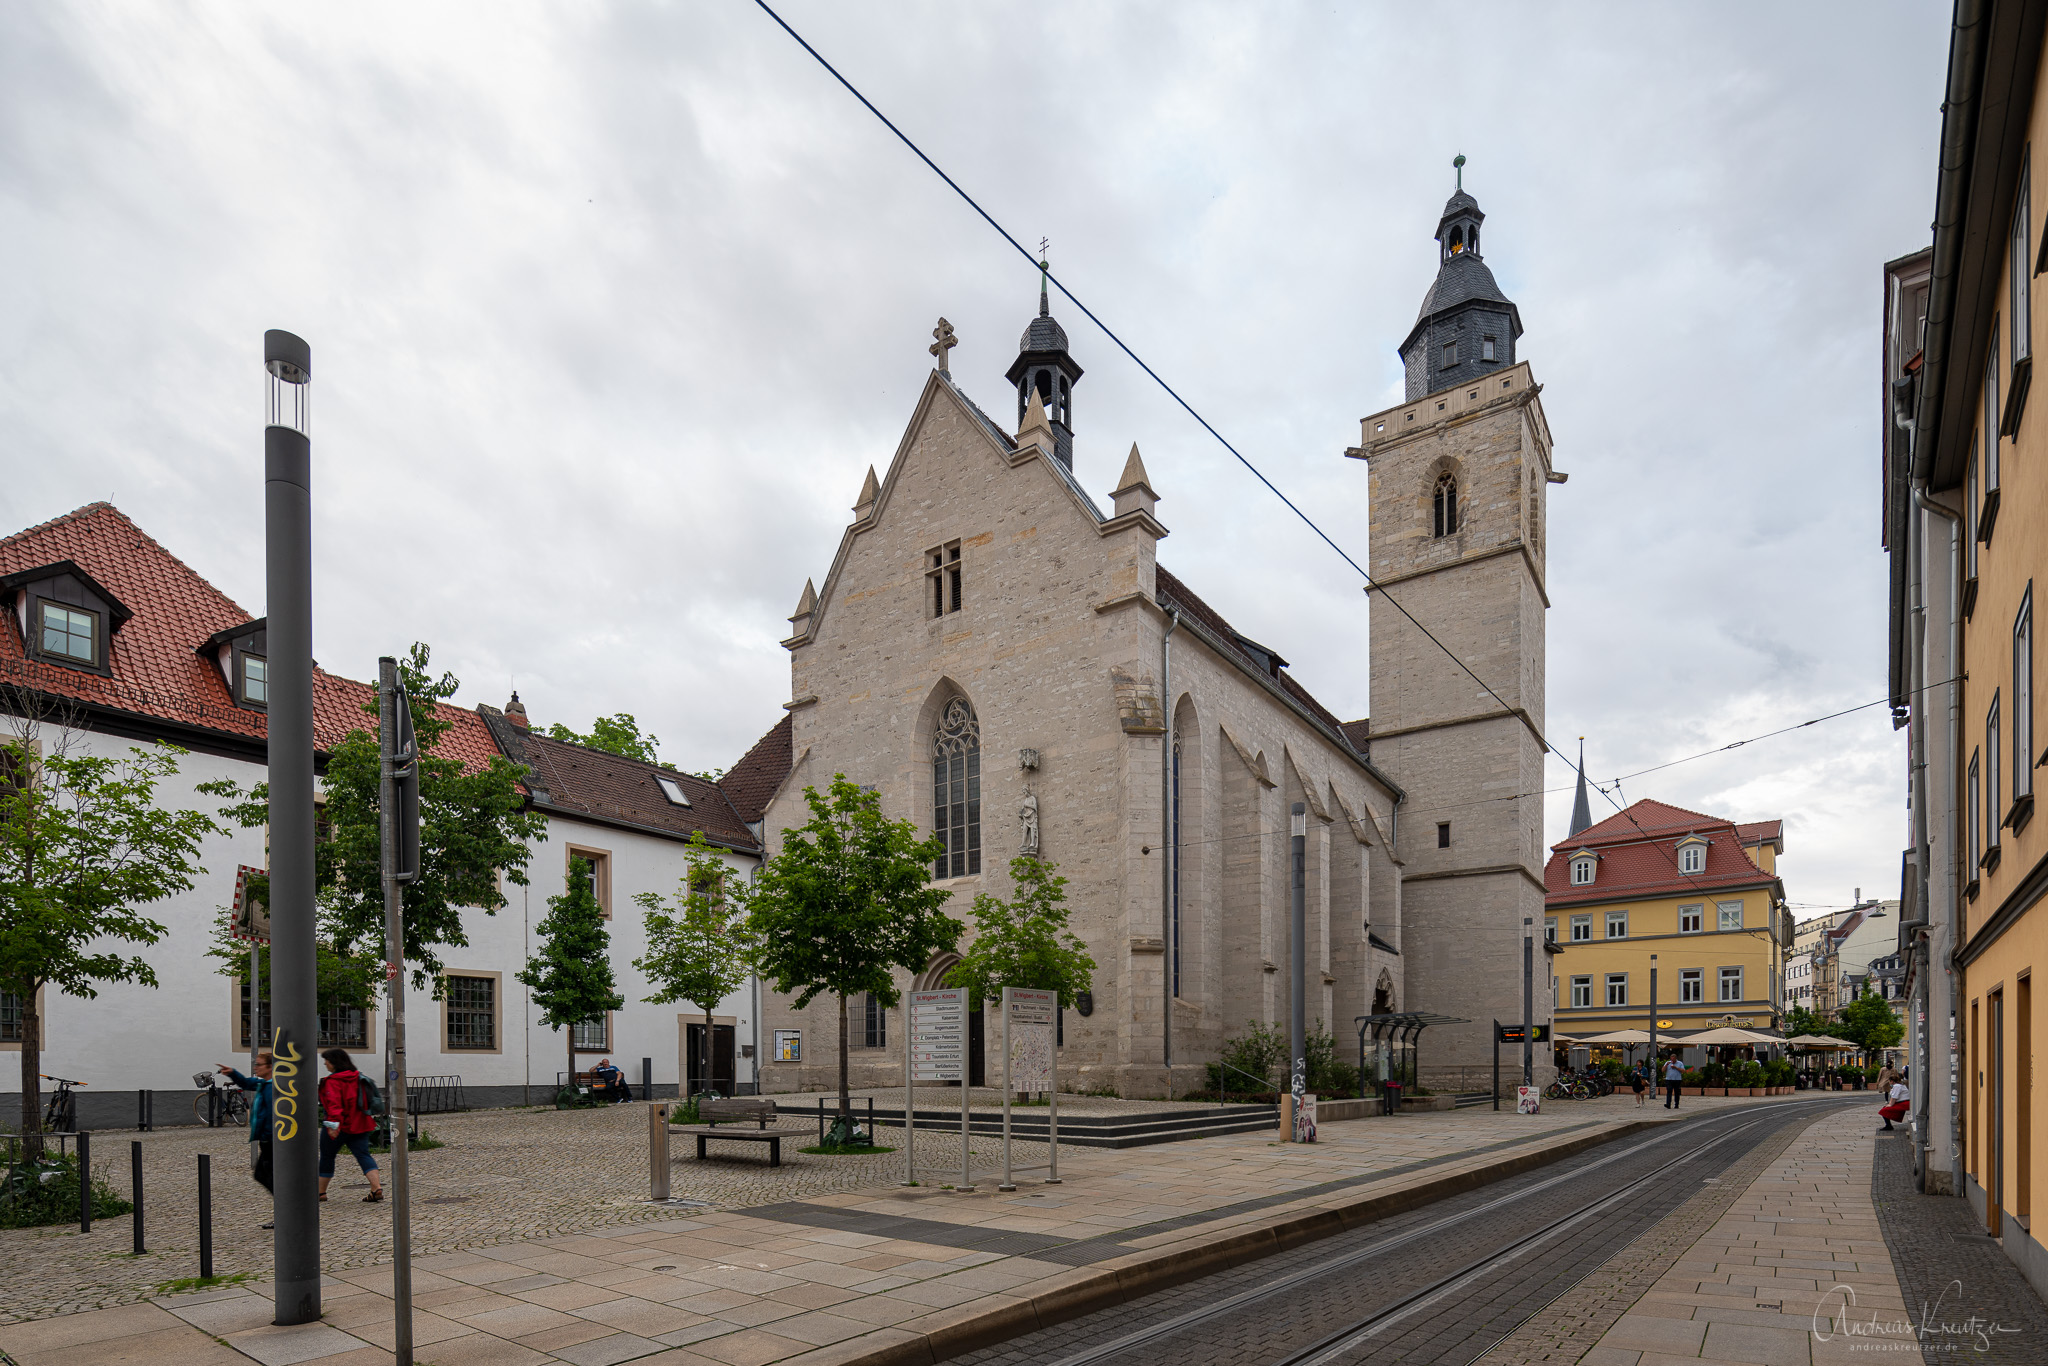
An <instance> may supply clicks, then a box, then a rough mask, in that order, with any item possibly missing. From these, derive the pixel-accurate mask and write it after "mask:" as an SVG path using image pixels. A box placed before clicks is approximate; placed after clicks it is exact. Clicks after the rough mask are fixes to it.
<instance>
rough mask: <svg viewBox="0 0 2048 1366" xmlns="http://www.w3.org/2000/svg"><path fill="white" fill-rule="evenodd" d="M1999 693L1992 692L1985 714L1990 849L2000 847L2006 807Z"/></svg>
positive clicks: (1986, 833) (1986, 831)
mask: <svg viewBox="0 0 2048 1366" xmlns="http://www.w3.org/2000/svg"><path fill="white" fill-rule="evenodd" d="M1998 700H1999V699H1998V694H1997V693H1995V692H1994V693H1992V694H1991V710H1989V711H1988V712H1986V713H1985V714H1984V815H1985V816H1986V818H1987V819H1986V820H1985V823H1984V826H1985V829H1984V843H1985V846H1986V848H1987V850H1988V849H1996V848H1997V847H1998V827H1999V825H2000V824H2001V823H2002V822H2001V818H2000V816H1999V814H1998V813H1999V812H2000V811H2002V810H2004V809H2005V808H2004V807H2002V806H2000V805H1999V791H1998V755H1999V737H2000V732H1999V728H1998Z"/></svg>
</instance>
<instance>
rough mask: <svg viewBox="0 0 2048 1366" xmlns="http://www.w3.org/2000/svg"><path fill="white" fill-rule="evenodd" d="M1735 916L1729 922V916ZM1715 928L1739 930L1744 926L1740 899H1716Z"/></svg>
mask: <svg viewBox="0 0 2048 1366" xmlns="http://www.w3.org/2000/svg"><path fill="white" fill-rule="evenodd" d="M1731 914H1732V915H1733V916H1734V917H1735V923H1734V924H1732V925H1731V924H1729V923H1728V917H1729V916H1730V915H1731ZM1714 928H1715V929H1717V930H1739V929H1741V928H1742V903H1741V902H1740V901H1716V902H1715V903H1714Z"/></svg>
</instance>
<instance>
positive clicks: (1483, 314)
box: [1400, 152, 1522, 400]
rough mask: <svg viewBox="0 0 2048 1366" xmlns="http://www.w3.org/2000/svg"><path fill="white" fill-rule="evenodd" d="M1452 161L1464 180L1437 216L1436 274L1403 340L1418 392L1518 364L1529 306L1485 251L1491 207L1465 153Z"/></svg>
mask: <svg viewBox="0 0 2048 1366" xmlns="http://www.w3.org/2000/svg"><path fill="white" fill-rule="evenodd" d="M1451 165H1452V167H1453V168H1454V169H1455V170H1456V171H1457V175H1458V183H1457V189H1456V190H1455V191H1454V192H1453V193H1452V195H1451V197H1450V199H1449V200H1448V201H1447V202H1446V203H1445V204H1444V212H1443V217H1441V218H1440V219H1438V220H1437V225H1436V241H1437V270H1436V279H1435V280H1434V281H1432V282H1431V284H1430V287H1429V293H1428V294H1426V295H1424V296H1423V299H1422V311H1421V312H1420V313H1419V314H1417V316H1416V319H1415V326H1414V327H1413V328H1411V329H1410V330H1409V333H1408V339H1407V340H1406V341H1404V342H1402V343H1401V347H1400V351H1401V360H1402V363H1403V364H1404V365H1405V366H1406V368H1407V372H1408V384H1407V390H1408V394H1407V396H1408V398H1409V399H1411V400H1412V399H1418V398H1421V397H1422V396H1423V395H1425V394H1434V393H1437V392H1438V391H1440V390H1443V389H1451V388H1455V387H1456V386H1458V385H1460V384H1469V383H1471V382H1472V381H1473V380H1475V379H1477V378H1478V377H1479V376H1481V375H1483V374H1485V373H1486V372H1488V371H1489V370H1500V369H1504V368H1505V367H1507V366H1510V365H1513V364H1514V363H1515V342H1516V340H1517V339H1518V338H1520V337H1521V335H1522V311H1521V310H1520V309H1518V308H1516V307H1515V305H1514V301H1513V300H1511V299H1509V298H1508V296H1507V295H1505V294H1503V293H1501V292H1500V286H1499V285H1498V284H1496V283H1494V279H1493V271H1492V270H1490V269H1489V268H1488V267H1487V264H1486V261H1485V258H1483V257H1482V256H1481V255H1480V254H1479V228H1480V225H1481V224H1483V223H1484V222H1485V221H1486V215H1485V214H1483V213H1481V212H1480V211H1479V201H1478V200H1476V199H1474V198H1473V197H1472V196H1471V195H1469V194H1467V193H1466V192H1465V155H1464V153H1462V152H1460V153H1459V154H1458V155H1457V157H1456V158H1454V159H1453V160H1452V162H1451Z"/></svg>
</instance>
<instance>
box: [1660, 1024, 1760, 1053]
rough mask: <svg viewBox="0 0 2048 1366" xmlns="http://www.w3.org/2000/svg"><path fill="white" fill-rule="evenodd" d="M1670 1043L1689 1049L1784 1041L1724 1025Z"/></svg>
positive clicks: (1753, 1031)
mask: <svg viewBox="0 0 2048 1366" xmlns="http://www.w3.org/2000/svg"><path fill="white" fill-rule="evenodd" d="M1672 1042H1673V1043H1675V1044H1682V1045H1684V1046H1685V1047H1687V1048H1691V1047H1693V1046H1694V1045H1696V1044H1753V1043H1784V1042H1785V1040H1783V1039H1781V1038H1779V1037H1778V1036H1777V1035H1775V1034H1759V1033H1757V1032H1756V1031H1755V1030H1753V1029H1737V1028H1735V1027H1734V1026H1732V1025H1724V1026H1723V1027H1721V1028H1720V1029H1707V1030H1702V1031H1701V1032H1699V1033H1697V1034H1688V1035H1687V1036H1686V1037H1684V1038H1682V1039H1673V1040H1672Z"/></svg>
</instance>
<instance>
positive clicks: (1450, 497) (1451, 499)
mask: <svg viewBox="0 0 2048 1366" xmlns="http://www.w3.org/2000/svg"><path fill="white" fill-rule="evenodd" d="M1430 525H1431V528H1432V531H1431V534H1432V535H1436V536H1448V535H1450V534H1451V533H1452V532H1454V531H1456V530H1457V529H1458V481H1457V479H1456V478H1455V477H1454V476H1452V475H1449V474H1440V475H1438V476H1437V480H1436V497H1435V499H1434V501H1433V506H1432V512H1431V522H1430Z"/></svg>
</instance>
